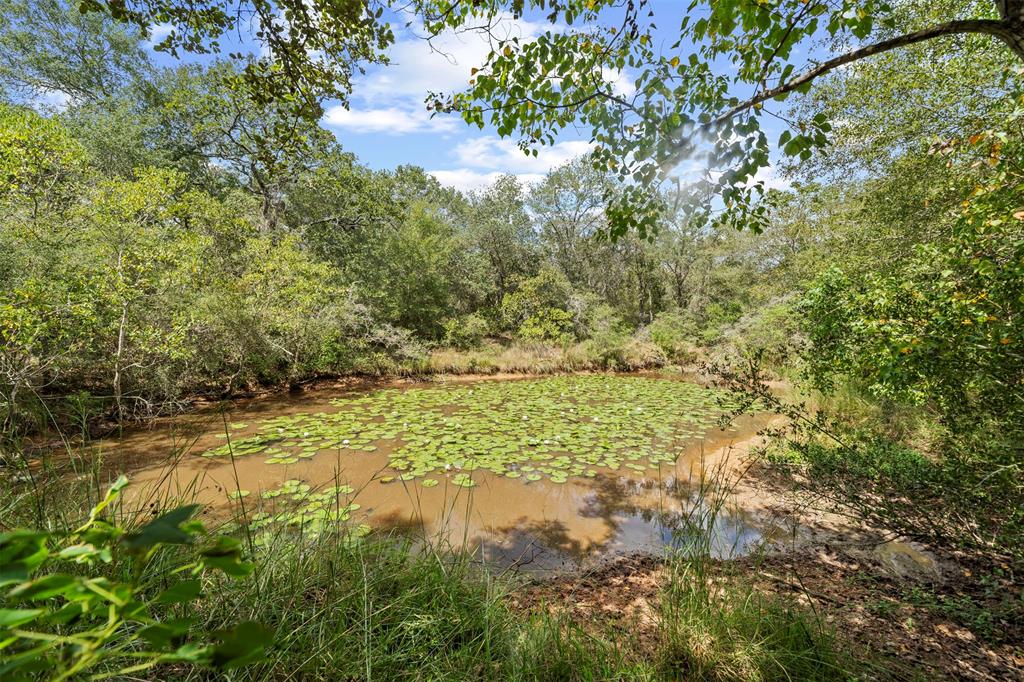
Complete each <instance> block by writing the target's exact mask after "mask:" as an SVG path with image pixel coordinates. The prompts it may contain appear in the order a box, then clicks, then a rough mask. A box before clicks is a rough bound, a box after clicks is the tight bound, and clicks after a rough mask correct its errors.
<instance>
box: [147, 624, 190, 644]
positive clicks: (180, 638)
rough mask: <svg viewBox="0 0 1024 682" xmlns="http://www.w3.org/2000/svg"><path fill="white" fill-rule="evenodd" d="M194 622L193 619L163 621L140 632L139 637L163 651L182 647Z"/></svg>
mask: <svg viewBox="0 0 1024 682" xmlns="http://www.w3.org/2000/svg"><path fill="white" fill-rule="evenodd" d="M193 622H194V621H193V619H192V618H172V619H170V620H165V621H161V622H159V623H154V624H153V625H149V626H147V627H144V628H142V629H141V630H139V637H142V638H143V639H144V640H146V641H147V642H149V643H150V644H152V645H153V646H155V647H160V648H162V649H169V648H171V647H175V646H180V645H182V644H183V643H184V639H185V637H186V636H187V635H188V631H189V629H190V628H191V627H192V623H193Z"/></svg>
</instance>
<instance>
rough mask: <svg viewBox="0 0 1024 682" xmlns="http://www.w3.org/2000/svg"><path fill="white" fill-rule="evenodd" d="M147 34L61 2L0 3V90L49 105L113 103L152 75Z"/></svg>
mask: <svg viewBox="0 0 1024 682" xmlns="http://www.w3.org/2000/svg"><path fill="white" fill-rule="evenodd" d="M146 30H147V28H146V27H142V28H139V27H137V26H133V25H130V24H129V25H125V24H118V23H117V22H114V21H110V20H109V19H108V18H106V17H103V16H100V15H97V14H96V13H92V12H81V11H79V8H78V6H77V5H74V6H72V5H70V4H68V3H66V2H64V1H63V0H0V88H2V89H6V90H7V91H8V92H9V95H8V96H9V97H10V96H14V97H16V98H18V99H22V100H33V99H42V100H43V101H45V102H50V103H60V102H63V103H80V102H83V101H88V100H95V99H101V98H104V97H109V96H110V95H112V94H114V93H115V92H116V91H117V90H118V89H120V88H122V87H124V86H125V85H127V84H128V83H130V82H131V81H132V80H133V79H137V78H139V77H141V76H144V75H146V74H148V73H149V72H150V69H151V67H150V64H149V60H148V59H147V57H146V54H145V53H144V52H143V50H142V47H141V44H140V43H141V41H142V39H143V38H144V36H145V34H146Z"/></svg>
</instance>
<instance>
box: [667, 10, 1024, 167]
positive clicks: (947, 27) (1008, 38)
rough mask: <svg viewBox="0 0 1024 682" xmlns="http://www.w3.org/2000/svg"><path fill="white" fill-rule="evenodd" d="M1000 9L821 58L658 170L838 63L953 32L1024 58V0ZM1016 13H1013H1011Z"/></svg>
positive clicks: (737, 109)
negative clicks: (996, 15)
mask: <svg viewBox="0 0 1024 682" xmlns="http://www.w3.org/2000/svg"><path fill="white" fill-rule="evenodd" d="M1000 11H1001V12H1008V14H1005V15H1004V16H1005V17H1006V18H1005V19H1002V20H992V19H972V20H964V21H949V22H946V23H943V24H938V25H936V26H931V27H929V28H926V29H922V30H920V31H915V32H913V33H907V34H904V35H901V36H897V37H895V38H890V39H888V40H882V41H880V42H877V43H873V44H871V45H866V46H864V47H861V48H859V49H856V50H853V51H852V52H847V53H846V54H843V55H840V56H838V57H834V58H832V59H829V60H828V61H825V62H822V63H821V64H819V65H818V66H816V67H814V68H813V69H810V70H808V71H805V72H804V73H802V74H801V75H799V76H797V77H796V78H794V79H793V80H791V81H789V82H787V83H784V84H783V85H779V86H777V87H774V88H770V89H768V90H763V91H762V92H761V93H759V94H757V95H755V96H754V97H751V98H750V99H747V100H745V101H743V102H740V103H739V104H737V105H736V106H734V107H732V108H731V109H728V110H727V111H725V112H723V113H721V114H719V115H718V116H716V117H715V118H714V119H712V120H711V121H709V122H707V123H705V124H703V125H701V126H700V127H699V128H698V129H697V130H696V131H694V133H693V134H691V135H687V136H686V137H685V138H683V139H681V140H679V141H678V142H677V143H676V148H675V151H674V152H673V153H672V154H671V155H670V156H669V157H668V158H667V159H666V160H664V161H662V162H661V164H660V165H661V170H662V173H664V174H667V173H669V172H670V171H671V170H672V169H673V168H675V166H676V165H677V164H678V163H679V162H680V161H682V160H683V158H684V157H685V155H686V153H687V151H688V150H689V149H690V147H691V141H692V139H693V137H694V135H695V134H697V133H700V132H709V131H712V130H714V129H715V128H717V127H718V126H720V125H721V124H723V123H725V122H726V121H728V120H729V119H731V118H733V117H734V116H736V115H737V114H740V113H742V112H744V111H746V110H748V109H751V108H753V107H755V106H757V105H758V104H761V103H763V102H766V101H768V100H770V99H773V98H775V97H779V96H780V95H785V94H787V93H790V92H792V91H794V90H796V89H798V88H800V87H802V86H804V85H806V84H808V83H810V82H811V81H813V80H814V79H816V78H818V77H819V76H822V75H824V74H826V73H828V72H830V71H833V70H835V69H837V68H839V67H840V66H844V65H846V64H849V63H851V62H855V61H859V60H861V59H866V58H867V57H871V56H873V55H876V54H882V53H883V52H888V51H890V50H895V49H897V48H901V47H907V46H909V45H914V44H917V43H923V42H925V41H928V40H933V39H935V38H939V37H942V36H946V35H955V34H961V33H980V34H984V35H990V36H995V37H996V38H999V39H1000V40H1001V41H1003V42H1004V43H1006V45H1007V46H1008V47H1009V48H1010V49H1011V50H1012V51H1013V52H1014V54H1016V55H1017V57H1019V58H1020V60H1021V61H1022V62H1024V21H1018V19H1017V17H1019V16H1024V0H1002V5H1001V6H1000ZM1014 13H1016V15H1015V14H1014Z"/></svg>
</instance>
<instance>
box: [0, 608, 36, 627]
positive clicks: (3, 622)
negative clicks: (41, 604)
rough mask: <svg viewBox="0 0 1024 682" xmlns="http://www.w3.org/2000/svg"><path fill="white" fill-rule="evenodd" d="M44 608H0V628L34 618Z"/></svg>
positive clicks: (14, 625) (22, 623)
mask: <svg viewBox="0 0 1024 682" xmlns="http://www.w3.org/2000/svg"><path fill="white" fill-rule="evenodd" d="M44 613H46V609H0V628H13V627H17V626H19V625H24V624H25V623H29V622H31V621H33V620H35V619H36V618H37V617H38V616H40V615H42V614H44Z"/></svg>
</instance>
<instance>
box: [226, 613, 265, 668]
mask: <svg viewBox="0 0 1024 682" xmlns="http://www.w3.org/2000/svg"><path fill="white" fill-rule="evenodd" d="M216 635H217V636H218V637H219V638H220V640H221V643H220V644H219V645H217V646H216V647H214V648H213V652H212V659H211V665H213V667H215V668H220V669H222V670H233V669H235V668H241V667H242V666H246V665H249V664H251V663H255V662H257V661H260V660H262V659H263V658H264V656H265V655H266V649H267V647H269V646H270V645H271V644H273V643H274V631H273V630H270V629H268V628H267V627H265V626H263V625H261V624H259V623H256V622H252V621H248V622H245V623H239V624H238V625H237V626H236V627H234V628H233V629H231V630H222V631H220V632H218V633H216Z"/></svg>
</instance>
